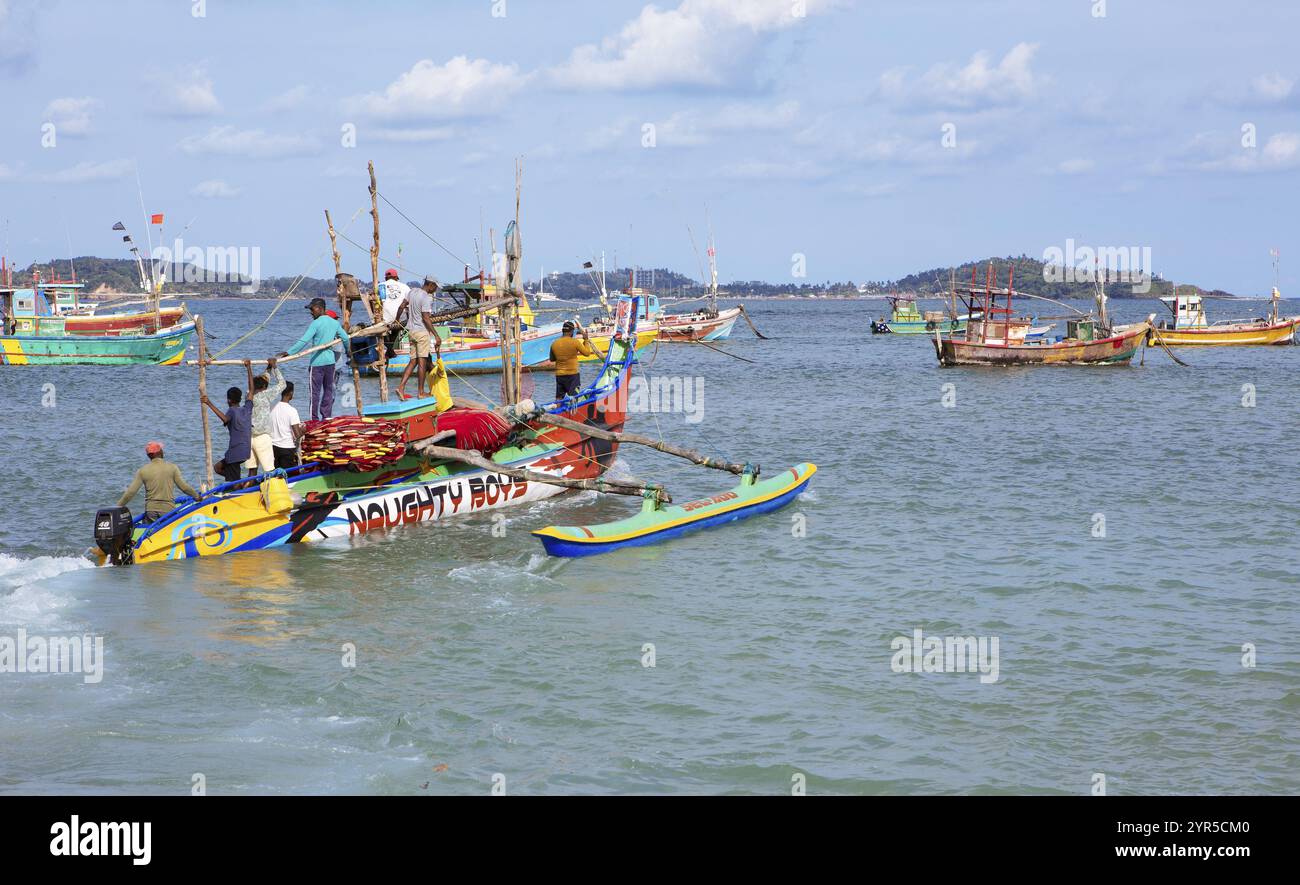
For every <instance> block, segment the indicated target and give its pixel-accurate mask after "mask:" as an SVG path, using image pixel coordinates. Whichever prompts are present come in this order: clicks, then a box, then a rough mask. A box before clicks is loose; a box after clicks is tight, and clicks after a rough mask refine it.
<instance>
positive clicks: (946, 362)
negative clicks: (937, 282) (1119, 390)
mask: <svg viewBox="0 0 1300 885" xmlns="http://www.w3.org/2000/svg"><path fill="white" fill-rule="evenodd" d="M1013 276H1014V272H1012V273H1009V274H1008V277H1007V285H1006V288H999V287H998V285H997V274H996V271H995V270H994V269H993V266H992V265H991V264H990V265H989V269H988V274H987V278H986V282H985V284H984V285H983V286H977V285H976V284H975V278H974V277H975V272H974V270H973V269H972V271H971V284H970V285H969V286H966V287H962V288H960V289H957V295H958V297H960V298H961V299H962V300H963V301H964V302H965V303H966V307H967V313H968V314H969V316H970V317H971V319H970V321H969V322H968V323H967V326H966V331H965V333H964V334H953V335H949V336H947V337H944V336H942V335H941V334H939V333H938V332H935V336H934V349H935V355H936V356H937V357H938V359H939V365H941V366H1105V365H1124V364H1127V363H1129V362H1130V361H1132V359H1133V355H1134V354H1135V353H1137V349H1138V347H1140V346H1141V344H1142V342H1143V340H1144V339H1145V337H1146V334H1147V332H1148V331H1149V330H1150V329H1151V322H1152V320H1154V319H1155V317H1154V315H1152V316H1150V317H1148V318H1147V319H1146V320H1143V321H1142V322H1138V323H1129V324H1127V325H1122V326H1112V325H1111V323H1110V317H1109V314H1108V312H1107V310H1106V302H1107V300H1108V299H1107V298H1106V294H1105V292H1104V289H1103V287H1102V285H1101V283H1100V282H1098V283H1097V288H1096V299H1097V315H1096V316H1095V317H1094V316H1093V315H1091V314H1083V313H1080V315H1079V317H1077V318H1072V319H1070V320H1069V321H1068V322H1067V324H1066V334H1065V335H1064V336H1059V337H1056V338H1049V337H1047V336H1046V335H1040V336H1033V335H1031V334H1030V332H1031V329H1032V321H1031V320H1030V319H1028V318H1022V317H1016V316H1015V315H1014V310H1015V308H1014V307H1013V301H1014V298H1015V289H1014V285H1013V283H1014V280H1013ZM1031 297H1032V296H1031Z"/></svg>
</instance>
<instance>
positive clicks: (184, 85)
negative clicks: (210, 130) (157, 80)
mask: <svg viewBox="0 0 1300 885" xmlns="http://www.w3.org/2000/svg"><path fill="white" fill-rule="evenodd" d="M155 110H156V111H158V112H159V113H163V114H169V115H172V116H177V117H206V116H210V115H212V114H216V113H220V111H221V102H219V101H217V96H216V94H215V93H214V92H213V91H212V78H211V77H209V76H208V75H207V72H206V71H205V70H204V69H203V68H202V67H193V68H190V69H188V70H185V71H181V72H179V73H171V74H166V75H162V84H161V85H160V86H159V87H158V98H157V106H156V107H155Z"/></svg>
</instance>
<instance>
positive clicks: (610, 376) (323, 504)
mask: <svg viewBox="0 0 1300 885" xmlns="http://www.w3.org/2000/svg"><path fill="white" fill-rule="evenodd" d="M517 174H518V173H517ZM518 187H519V185H518V183H517V184H516V189H518ZM376 193H377V190H376V188H375V185H374V170H373V165H372V167H371V194H372V207H373V209H372V211H374V212H375V215H376V228H375V229H376V235H375V241H376V242H375V251H374V253H372V254H377V253H378V245H379V244H378V205H377V202H376V201H375V199H374V196H375V194H376ZM517 206H518V196H516V213H517ZM330 231H331V235H333V228H332V225H331V227H330ZM519 242H520V241H519V238H518V234H517V228H515V227H514V226H513V225H512V228H508V229H507V243H508V246H507V257H508V261H509V273H508V277H507V286H506V291H507V292H510V293H514V294H511V295H506V296H504V297H502V298H498V299H495V300H493V301H492V302H484V303H483V304H482V305H479V306H476V307H472V308H468V309H465V308H461V309H459V310H455V311H448V312H443V313H441V314H438V315H435V321H438V322H442V321H447V320H452V319H463V318H466V317H471V316H475V315H477V313H478V312H479V311H480V310H481V309H483V308H491V309H494V310H498V311H499V312H500V314H499V315H500V317H501V329H502V335H503V336H504V338H505V340H504V341H503V342H502V344H501V346H502V348H503V349H504V350H505V351H506V353H507V354H508V359H509V361H508V363H507V366H506V369H507V371H506V372H504V373H503V375H502V382H503V383H502V392H503V401H504V404H503V405H502V406H500V407H498V408H496V409H492V408H490V407H489V406H486V405H484V404H481V403H474V402H469V401H459V400H457V401H452V402H450V403H449V402H447V401H446V400H447V399H449V394H448V393H447V392H446V391H442V392H441V393H435V394H434V395H433V396H426V397H423V398H420V399H412V400H405V401H401V402H383V401H381V402H380V403H377V404H372V405H369V406H364V407H362V408H360V409H359V416H358V417H356V418H343V419H327V420H326V421H323V422H309V423H308V430H307V436H308V438H311V439H312V440H313V443H312V445H311V446H310V449H309V447H308V445H307V444H306V442H304V446H303V451H304V456H305V457H306V456H307V453H308V452H309V451H310V453H311V454H310V457H311V459H312V460H311V461H310V463H304V464H302V465H301V466H298V467H294V468H291V469H281V470H274V471H271V472H269V473H265V474H262V475H259V476H254V477H250V478H247V479H241V480H237V481H235V482H228V483H225V484H223V485H219V486H216V487H215V488H212V489H211V490H208V491H205V492H204V493H203V494H202V496H201V497H199V498H198V499H196V500H193V499H189V498H180V499H177V506H176V507H175V508H173V509H172V510H171V511H170V512H169V513H167V514H165V515H163V516H162V517H160V518H159V519H157V520H156V521H154V522H152V523H146V522H145V520H144V519H133V518H132V516H131V513H130V511H129V510H127V509H126V508H123V507H113V508H106V509H104V510H101V511H99V512H98V513H97V514H96V516H95V526H94V537H95V545H96V548H95V550H94V553H93V555H94V557H95V559H96V560H97V561H98V562H99V563H100V564H107V565H128V564H132V563H141V564H142V563H153V562H163V561H169V560H180V559H190V558H194V557H200V556H216V555H224V554H228V553H238V552H244V551H251V550H264V549H268V548H272V547H281V546H285V545H288V544H301V543H311V542H316V541H320V540H324V539H327V538H342V537H350V536H352V535H356V534H360V533H364V532H371V531H377V530H383V529H388V528H394V527H396V526H400V525H407V524H412V523H419V522H427V521H432V520H437V519H443V518H447V517H451V516H458V515H468V514H472V513H481V512H483V511H486V510H493V509H498V508H502V507H509V506H515V505H519V504H525V503H529V502H532V501H536V500H540V499H542V498H548V497H551V496H554V495H557V494H559V493H561V492H562V491H564V490H567V489H587V490H593V491H597V492H602V493H612V494H620V495H629V496H636V497H639V498H642V499H643V501H645V502H647V503H645V504H643V514H642V519H641V521H640V523H639V526H637V527H621V528H619V529H617V530H615V529H613V528H612V527H610V526H592V527H577V528H576V529H574V531H577V532H578V533H580V534H581V533H586V534H588V535H590V536H593V537H594V536H598V535H599V536H601V537H609V536H610V535H611V534H617V535H618V536H619V537H620V539H621V540H623V541H628V542H631V541H632V539H634V538H643V539H644V540H642V541H640V543H650V542H651V541H652V540H662V539H664V538H667V537H670V536H672V535H674V534H677V533H679V531H678V530H679V529H680V530H684V529H685V527H686V526H692V527H699V528H705V527H708V526H710V525H716V524H719V523H721V522H724V521H730V520H734V519H739V518H743V517H746V516H751V515H756V514H758V513H763V512H767V511H770V510H772V509H774V508H775V507H779V506H782V505H783V504H785V503H788V502H789V501H790V500H792V499H793V498H794V497H795V496H796V495H797V494H799V493H800V492H802V491H803V489H804V488H806V487H807V482H808V480H809V479H810V478H811V476H812V473H813V472H814V470H815V468H814V467H812V465H800V467H798V468H796V469H795V475H796V477H797V478H798V479H799V480H800V481H799V482H798V483H797V484H795V485H791V482H790V481H787V480H785V478H784V477H783V476H782V477H778V478H775V479H776V480H777V482H775V483H773V482H772V481H770V480H769V481H767V482H759V470H758V468H757V466H755V465H752V464H743V465H740V464H729V463H727V462H725V461H721V460H717V459H713V458H709V457H706V456H704V455H701V454H699V453H698V452H693V451H690V450H687V449H680V448H677V447H675V446H672V445H670V444H668V443H666V442H665V441H663V440H651V439H648V438H646V437H639V436H636V435H634V434H628V433H625V432H624V431H623V425H624V422H625V421H626V418H627V412H626V409H627V392H628V382H629V379H630V373H631V370H632V366H633V364H634V362H635V360H636V355H635V342H636V340H637V338H636V331H637V320H638V316H637V314H638V309H637V308H638V303H637V299H636V298H635V297H623V298H621V299H619V302H618V304H617V307H616V310H615V329H614V332H613V335H612V341H611V346H610V348H609V351H608V353H607V354H606V356H605V361H604V364H603V366H602V368H601V371H600V373H599V375H598V377H597V378H596V380H595V381H594V382H593V383H592V384H590V385H589V386H587V387H586V388H584V389H583V390H582V391H581V392H580V393H579V394H577V395H576V396H572V397H565V398H563V399H559V400H556V401H554V402H551V403H547V404H544V405H541V406H538V405H535V404H534V403H533V402H531V401H530V400H526V399H520V397H519V387H520V384H519V380H520V372H521V371H522V367H521V366H520V365H519V360H518V354H519V349H518V347H517V345H516V344H515V342H514V341H513V340H511V339H513V338H514V337H515V334H516V330H517V328H518V327H517V325H516V324H515V321H514V316H513V312H514V307H515V305H516V304H517V303H518V301H519V294H520V293H521V291H522V290H521V287H520V286H519V285H518V279H519V277H518V266H519V260H520V249H519ZM335 262H336V263H335V269H336V277H338V278H342V277H346V276H347V275H345V274H342V273H341V271H340V269H339V267H338V258H337V253H336V259H335ZM339 292H340V307H341V308H343V310H344V312H345V313H347V312H348V299H347V294H348V292H347V287H345V286H344V285H343V281H342V280H340V286H339ZM368 310H369V311H370V312H371V313H372V315H373V312H374V306H373V305H372V306H370V307H369V308H368ZM199 322H200V332H201V330H202V326H201V320H199ZM387 331H388V324H387V323H385V322H378V323H374V324H371V325H370V326H366V327H364V328H357V329H355V330H354V335H356V336H363V335H376V336H379V335H383V334H384V333H385V332H387ZM199 340H200V358H199V360H198V362H197V365H198V367H199V392H200V396H205V395H206V394H205V387H204V384H205V372H206V369H207V368H208V367H209V366H211V365H215V364H217V363H216V362H215V361H209V360H207V359H205V357H204V355H203V353H204V351H203V338H202V336H201V335H200V339H199ZM336 340H337V339H336ZM330 346H332V344H331V343H325V344H321V345H317V346H316V347H314V348H311V349H309V350H304V351H301V352H300V353H298V354H295V355H294V356H291V357H285V358H284V360H283V362H287V361H289V360H291V359H295V358H297V357H299V356H302V355H305V354H307V353H309V352H310V351H312V350H319V349H322V348H327V347H330ZM225 362H226V363H230V362H240V361H225ZM384 377H385V376H381V378H380V381H381V387H380V390H381V397H383V394H384V391H385V390H386V388H385V387H384V386H383V383H382V382H383V380H384ZM353 383H354V385H355V386H356V388H357V402H358V403H360V402H361V398H360V380H359V376H358V375H354V382H353ZM421 393H424V391H421ZM204 420H205V422H206V413H204ZM204 427H205V431H204V436H205V443H206V447H207V465H208V477H209V480H211V476H212V451H211V441H210V437H209V435H208V433H207V429H206V428H207V425H206V423H205V425H204ZM358 429H360V430H358ZM336 430H337V432H335V431H336ZM363 440H364V441H363ZM375 440H378V442H374V441H375ZM624 443H632V444H641V445H647V446H650V447H652V448H654V449H656V450H658V451H660V452H665V453H668V454H672V455H677V456H679V457H683V458H686V459H688V460H690V461H692V462H693V463H695V464H699V465H701V466H705V467H711V468H715V469H720V470H726V471H728V472H731V473H734V474H737V475H740V476H742V488H741V489H740V490H738V491H737V492H736V493H726V494H724V495H720V496H717V498H715V499H709V500H708V501H704V502H693V503H691V504H687V505H682V506H681V507H679V508H672V507H671V506H670V505H671V504H672V498H671V496H670V495H669V494H668V493H667V491H666V490H665V489H664V488H663V486H662V485H660V484H658V483H648V482H640V481H635V480H617V479H611V478H609V477H607V476H606V475H605V474H606V472H607V471H608V470H609V468H610V466H611V465H612V464H613V461H614V458H615V456H616V454H617V452H618V449H619V446H620V444H624ZM735 501H743V502H744V503H743V504H737V505H735V506H731V505H732V504H733V502H735ZM652 511H653V512H652ZM656 514H661V515H658V516H656ZM666 521H671V522H672V523H673V525H672V526H667V525H665V524H664V523H665V522H666ZM542 531H543V532H545V531H546V530H542ZM551 531H552V532H553V533H555V532H560V531H561V530H559V529H552V530H551ZM547 546H548V550H550V545H547ZM608 546H609V545H607V547H608ZM582 549H583V551H584V553H591V552H600V551H598V550H594V549H590V548H582ZM611 549H612V548H611ZM551 552H553V553H555V554H556V555H570V554H569V553H567V552H566V550H565V549H560V548H557V549H555V550H551Z"/></svg>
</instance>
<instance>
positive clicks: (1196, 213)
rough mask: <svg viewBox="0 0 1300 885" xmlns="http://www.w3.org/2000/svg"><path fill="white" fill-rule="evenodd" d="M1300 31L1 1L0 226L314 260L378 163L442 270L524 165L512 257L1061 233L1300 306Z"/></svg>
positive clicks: (309, 2)
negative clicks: (160, 218) (153, 219)
mask: <svg viewBox="0 0 1300 885" xmlns="http://www.w3.org/2000/svg"><path fill="white" fill-rule="evenodd" d="M1298 37H1300V4H1297V3H1295V2H1293V0H1239V2H1233V3H1227V2H1221V0H1179V2H1174V0H1051V2H1045V0H987V2H982V0H952V2H949V0H907V2H898V0H893V2H868V0H856V2H854V0H840V2H836V0H662V2H659V3H656V4H644V3H641V2H636V0H632V2H624V0H587V2H577V0H574V2H567V0H426V2H404V0H369V2H365V3H358V2H341V0H340V2H334V0H260V2H251V0H165V2H164V0H152V2H149V0H114V2H112V3H103V2H92V0H39V2H35V0H0V107H2V108H3V114H4V117H5V120H6V130H5V131H6V138H5V139H4V140H3V142H0V222H3V223H4V225H5V229H4V231H3V233H2V234H0V236H3V241H2V243H3V251H4V252H5V254H7V256H8V258H9V259H10V260H11V261H14V262H17V263H18V264H19V265H20V266H25V265H26V264H28V263H30V262H31V261H33V260H40V261H46V260H49V259H51V258H66V257H67V256H69V255H84V254H93V255H100V256H104V257H128V256H127V253H126V252H124V251H123V244H122V243H121V239H120V235H119V234H116V233H114V232H113V231H112V230H111V227H112V225H113V223H114V222H116V221H119V220H121V221H123V222H124V223H125V224H126V225H127V227H128V229H129V230H130V231H131V232H132V233H133V234H135V235H136V238H137V239H138V240H140V241H144V240H145V239H146V233H145V231H146V224H145V222H144V220H143V214H144V213H145V212H147V213H150V214H152V213H164V215H165V221H164V227H163V232H164V235H165V236H166V238H167V240H168V241H169V242H171V241H172V240H173V238H174V237H175V235H176V234H177V233H179V232H180V231H181V229H182V228H186V227H187V226H188V229H187V230H185V233H184V238H183V240H184V244H185V245H186V246H199V247H201V248H206V247H221V248H249V249H258V250H260V253H259V254H260V266H261V272H262V275H264V276H281V275H284V276H290V275H295V274H298V273H308V274H310V275H312V276H318V277H328V276H329V275H330V274H331V273H332V272H333V268H332V263H331V260H330V258H329V256H328V254H327V250H328V239H327V236H326V231H325V225H324V217H323V213H322V210H324V209H329V210H330V211H331V213H332V215H333V217H334V219H335V223H336V225H337V226H338V227H340V228H341V229H344V230H346V235H347V236H348V237H350V238H352V239H354V240H356V241H357V242H358V243H362V244H363V245H365V246H367V247H368V245H369V238H370V236H371V222H370V218H369V216H368V214H366V213H365V212H364V211H363V212H361V214H357V213H358V210H363V209H364V210H368V208H369V196H368V193H367V187H368V176H367V172H366V163H367V161H374V163H375V166H376V171H377V175H378V181H379V190H380V192H381V193H382V194H383V195H384V196H385V197H386V198H387V199H388V200H389V201H391V203H392V205H393V206H395V207H396V208H397V209H400V210H401V212H402V213H404V214H405V215H406V216H408V217H409V218H410V222H408V221H406V220H404V219H403V218H402V217H401V216H400V215H399V214H398V213H397V212H396V211H395V210H394V209H393V208H391V207H390V206H389V205H388V204H386V203H383V202H381V203H380V222H381V234H382V237H383V246H382V248H381V252H382V254H383V255H384V257H385V261H384V265H385V266H387V265H388V264H390V263H395V260H396V258H397V255H398V252H397V248H398V245H399V244H400V246H401V258H400V262H401V264H402V267H403V270H404V271H405V272H406V273H404V276H408V278H409V277H415V276H419V275H421V274H424V273H433V274H435V275H437V276H439V277H440V278H444V279H450V278H456V277H459V276H460V275H461V273H462V267H461V262H468V263H470V264H472V265H474V266H475V267H476V268H477V266H478V259H477V258H476V253H475V249H476V246H475V241H476V239H478V240H480V241H481V240H482V239H483V238H485V237H486V235H487V231H488V230H489V229H494V230H495V232H496V240H497V242H498V243H499V242H500V237H501V231H502V230H503V229H504V227H505V225H506V223H507V222H508V221H509V220H510V219H511V218H513V217H514V211H515V208H514V174H515V161H516V159H517V158H520V159H521V160H522V163H523V199H522V206H521V212H520V219H521V220H520V229H521V231H522V237H523V247H524V266H525V269H526V271H527V274H528V276H529V277H530V278H535V277H536V275H537V274H538V273H539V271H540V269H542V268H545V269H546V270H547V271H552V270H569V271H577V270H579V269H580V267H581V264H582V262H583V261H584V260H587V259H588V258H590V257H591V256H593V255H598V254H599V253H600V252H601V251H604V252H605V253H606V255H607V258H608V260H609V262H610V263H611V265H612V264H613V262H614V260H615V255H617V261H618V263H619V264H620V265H626V264H629V263H631V264H637V265H642V266H646V267H650V266H658V267H669V268H672V269H674V270H677V271H680V272H682V273H687V274H689V275H691V276H694V277H697V278H698V277H699V276H700V261H699V257H698V252H697V250H698V251H703V250H704V248H705V247H704V240H705V239H706V238H707V236H708V233H709V231H712V233H713V236H714V238H715V239H716V243H717V261H718V268H719V276H720V278H721V279H722V280H723V281H724V282H725V281H728V280H754V279H762V280H768V281H771V282H782V281H790V282H791V283H803V282H810V283H817V282H822V281H826V280H835V281H841V280H854V281H857V282H862V281H866V280H884V279H893V278H897V277H901V276H903V275H906V274H908V273H911V272H914V271H919V270H926V269H929V268H934V267H945V266H949V265H952V264H956V263H959V262H962V261H965V260H969V259H974V258H979V257H987V256H990V255H1019V254H1022V253H1023V254H1028V255H1031V256H1034V257H1042V256H1043V255H1044V254H1045V252H1046V250H1048V249H1051V248H1053V247H1055V248H1056V249H1059V250H1064V249H1065V248H1066V245H1067V241H1069V240H1073V241H1074V242H1075V243H1076V244H1078V245H1087V246H1090V247H1094V248H1116V247H1138V248H1139V249H1143V248H1149V249H1150V254H1151V256H1152V264H1153V267H1151V268H1149V269H1150V270H1153V271H1154V272H1156V273H1159V274H1161V275H1163V276H1164V277H1166V278H1170V279H1174V280H1175V281H1186V282H1189V283H1196V284H1198V285H1202V286H1206V287H1209V288H1222V289H1225V290H1227V291H1231V292H1236V293H1238V294H1260V293H1263V292H1266V291H1267V289H1268V287H1269V286H1271V285H1272V281H1273V270H1272V266H1271V258H1270V250H1271V249H1277V250H1279V252H1280V255H1281V282H1282V288H1283V291H1284V294H1286V293H1288V291H1289V293H1290V294H1291V295H1292V296H1293V297H1294V296H1296V295H1297V294H1300V235H1298V233H1300V221H1297V216H1298V214H1300V53H1297V52H1296V51H1295V43H1296V39H1297V38H1298ZM141 192H143V202H144V204H145V205H144V206H143V208H142V206H141ZM411 222H414V225H418V226H419V228H420V229H422V231H423V232H421V230H417V229H416V228H415V227H414V226H413V224H412V223H411ZM688 231H689V232H688ZM692 237H693V238H694V240H695V246H694V247H693V246H692ZM435 240H436V241H437V243H440V244H442V246H444V247H446V251H444V250H443V249H442V248H440V247H439V246H438V245H436V244H435V242H434V241H435ZM341 251H342V252H343V263H344V269H345V270H349V271H352V272H354V273H357V274H358V275H359V276H361V277H362V278H363V279H368V277H369V260H368V257H367V256H366V254H365V252H364V251H362V250H361V249H358V248H357V247H354V246H352V245H350V244H348V243H346V242H344V243H342V248H341ZM484 251H486V249H484ZM801 272H802V273H803V274H805V275H804V276H800V275H799V274H800V273H801Z"/></svg>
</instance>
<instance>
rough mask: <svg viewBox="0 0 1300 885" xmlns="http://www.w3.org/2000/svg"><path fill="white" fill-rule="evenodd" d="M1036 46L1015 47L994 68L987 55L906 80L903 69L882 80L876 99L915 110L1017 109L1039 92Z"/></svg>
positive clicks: (906, 71)
mask: <svg viewBox="0 0 1300 885" xmlns="http://www.w3.org/2000/svg"><path fill="white" fill-rule="evenodd" d="M1037 50H1038V44H1036V43H1017V44H1016V45H1015V46H1013V47H1012V48H1011V50H1010V51H1009V52H1007V54H1006V55H1004V56H1003V57H1002V59H1001V61H999V62H998V63H997V64H996V65H994V64H991V63H990V56H989V53H987V52H977V53H975V55H973V56H972V57H971V60H970V62H969V63H967V64H966V65H964V66H958V65H956V64H951V63H941V64H937V65H934V66H933V67H931V68H930V69H929V70H928V71H926V72H925V73H924V74H922V75H921V76H920V77H919V78H917V79H915V80H910V79H909V77H908V70H907V69H906V68H895V69H893V70H889V71H886V72H885V73H884V74H882V75H881V77H880V81H879V84H878V86H877V92H878V94H879V95H880V96H881V97H882V98H884V99H886V100H887V101H890V102H893V103H895V104H898V105H907V106H909V107H911V108H913V109H916V110H928V109H943V110H978V109H984V108H989V107H1005V106H1008V105H1017V104H1021V103H1023V102H1025V101H1028V100H1029V99H1031V98H1033V97H1034V96H1035V95H1036V94H1037V93H1038V92H1039V91H1040V89H1041V88H1042V85H1043V78H1042V77H1041V76H1040V75H1037V74H1035V73H1034V71H1033V70H1032V69H1031V64H1032V62H1033V58H1034V53H1035V52H1037Z"/></svg>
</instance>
